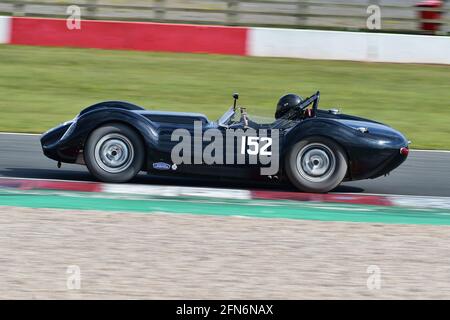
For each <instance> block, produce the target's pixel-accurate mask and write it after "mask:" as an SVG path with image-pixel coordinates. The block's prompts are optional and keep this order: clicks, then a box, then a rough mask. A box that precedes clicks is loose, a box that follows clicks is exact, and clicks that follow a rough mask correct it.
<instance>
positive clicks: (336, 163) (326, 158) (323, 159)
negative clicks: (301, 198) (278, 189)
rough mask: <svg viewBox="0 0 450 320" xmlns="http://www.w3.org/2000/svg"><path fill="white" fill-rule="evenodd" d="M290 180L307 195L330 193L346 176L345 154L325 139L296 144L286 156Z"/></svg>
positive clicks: (311, 139)
mask: <svg viewBox="0 0 450 320" xmlns="http://www.w3.org/2000/svg"><path fill="white" fill-rule="evenodd" d="M285 165H286V173H287V176H288V178H289V180H290V181H291V182H292V183H293V184H294V185H295V186H296V187H297V188H298V189H300V190H301V191H304V192H328V191H331V190H332V189H334V188H335V187H337V186H338V185H339V184H340V183H341V182H342V180H343V179H344V177H345V175H346V173H347V157H346V154H345V151H344V150H343V149H342V147H341V146H339V145H338V144H337V143H335V142H333V141H332V140H330V139H327V138H323V137H310V138H307V139H305V140H301V141H299V142H297V143H296V144H295V145H294V146H293V147H292V148H291V149H290V150H289V152H288V154H287V156H286V163H285Z"/></svg>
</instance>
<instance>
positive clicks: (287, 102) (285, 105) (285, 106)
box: [275, 93, 303, 119]
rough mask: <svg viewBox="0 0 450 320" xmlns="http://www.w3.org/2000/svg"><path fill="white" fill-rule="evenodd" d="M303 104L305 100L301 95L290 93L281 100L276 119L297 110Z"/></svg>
mask: <svg viewBox="0 0 450 320" xmlns="http://www.w3.org/2000/svg"><path fill="white" fill-rule="evenodd" d="M302 102H303V98H302V97H300V96H299V95H296V94H293V93H289V94H286V95H284V96H282V97H281V98H280V100H278V104H277V110H276V112H275V119H279V118H281V117H283V116H284V115H285V114H286V113H288V112H289V111H290V110H293V109H295V108H297V107H298V106H299V105H300V104H301V103H302Z"/></svg>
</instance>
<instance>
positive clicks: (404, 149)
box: [400, 148, 409, 156]
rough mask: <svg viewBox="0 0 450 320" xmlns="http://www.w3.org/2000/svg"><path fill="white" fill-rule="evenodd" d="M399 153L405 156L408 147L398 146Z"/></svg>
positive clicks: (407, 152)
mask: <svg viewBox="0 0 450 320" xmlns="http://www.w3.org/2000/svg"><path fill="white" fill-rule="evenodd" d="M400 154H401V155H403V156H407V155H408V154H409V149H408V148H400Z"/></svg>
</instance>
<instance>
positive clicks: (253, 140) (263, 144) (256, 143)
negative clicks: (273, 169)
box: [241, 136, 272, 156]
mask: <svg viewBox="0 0 450 320" xmlns="http://www.w3.org/2000/svg"><path fill="white" fill-rule="evenodd" d="M247 145H248V148H246V146H247ZM270 146H272V138H269V137H261V138H260V137H246V136H243V137H242V140H241V154H245V153H248V154H249V155H252V156H254V155H257V154H260V155H261V156H271V155H272V152H271V151H268V150H267V149H268V148H269V147H270Z"/></svg>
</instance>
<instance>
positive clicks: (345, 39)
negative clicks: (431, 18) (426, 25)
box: [248, 28, 450, 64]
mask: <svg viewBox="0 0 450 320" xmlns="http://www.w3.org/2000/svg"><path fill="white" fill-rule="evenodd" d="M248 48H249V51H248V54H249V55H251V56H260V57H289V58H304V59H324V60H352V61H370V62H395V63H439V64H450V38H449V37H438V36H425V35H408V34H388V33H368V32H342V31H325V30H295V29H268V28H251V30H250V32H249V40H248Z"/></svg>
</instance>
